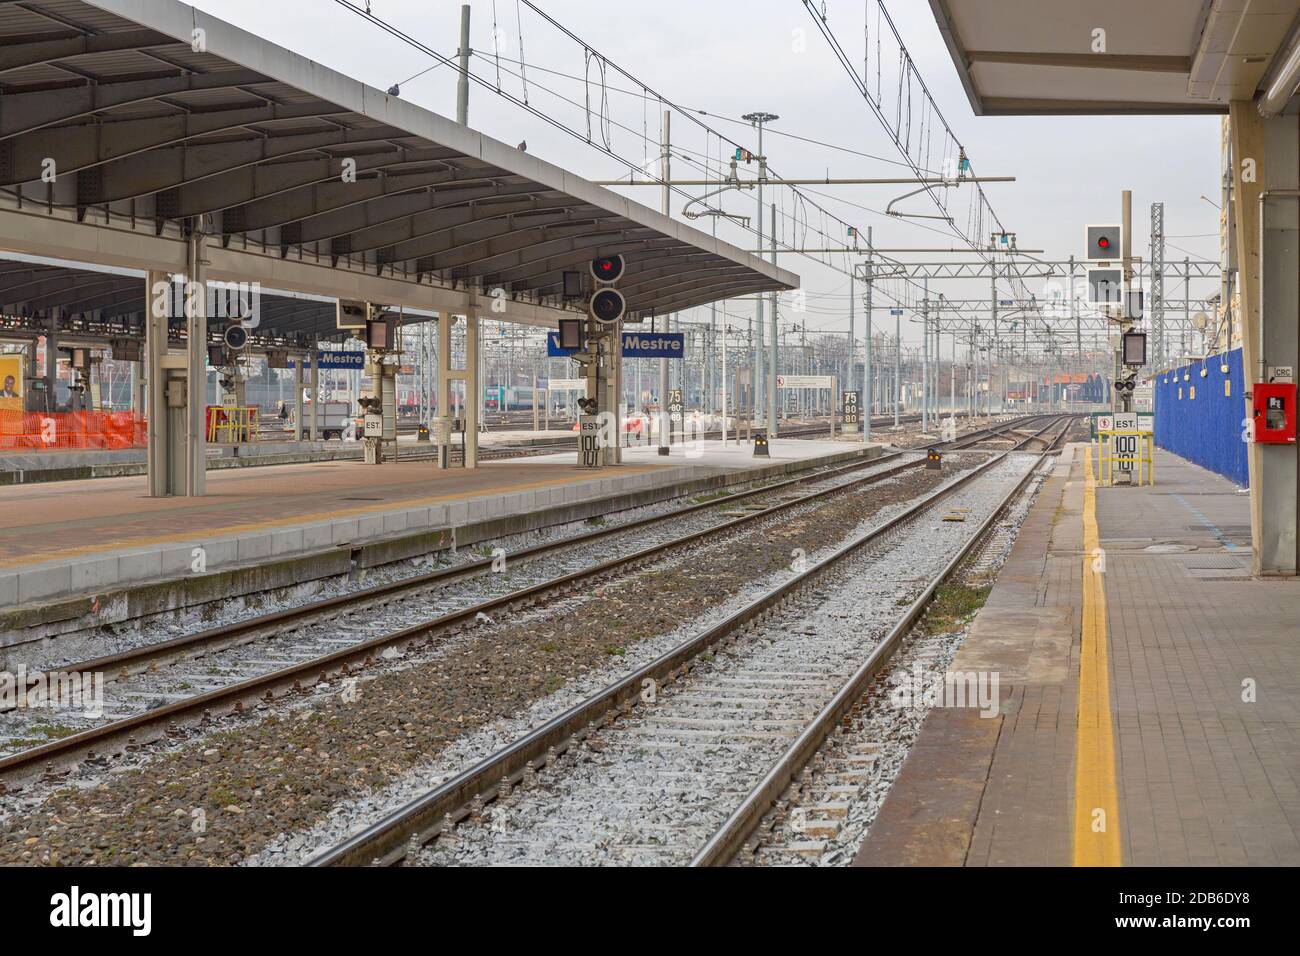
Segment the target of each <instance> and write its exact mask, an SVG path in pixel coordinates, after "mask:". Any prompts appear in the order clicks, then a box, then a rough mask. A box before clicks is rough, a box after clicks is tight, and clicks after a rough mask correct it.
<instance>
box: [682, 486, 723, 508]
mask: <svg viewBox="0 0 1300 956" xmlns="http://www.w3.org/2000/svg"><path fill="white" fill-rule="evenodd" d="M730 497H731V492H730V491H727V490H726V489H725V488H721V489H719V490H717V491H710V492H706V493H705V494H702V495H696V496H695V497H694V498H692V499H691V504H696V505H702V504H704V503H705V502H706V501H717V500H718V499H719V498H730Z"/></svg>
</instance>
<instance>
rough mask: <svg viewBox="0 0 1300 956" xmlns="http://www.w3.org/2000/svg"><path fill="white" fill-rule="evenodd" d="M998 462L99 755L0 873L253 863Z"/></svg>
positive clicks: (742, 538) (914, 482)
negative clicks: (170, 738)
mask: <svg viewBox="0 0 1300 956" xmlns="http://www.w3.org/2000/svg"><path fill="white" fill-rule="evenodd" d="M982 460H983V456H980V455H951V456H949V457H948V458H947V459H946V462H947V463H948V464H950V465H951V466H952V467H951V470H949V469H945V472H944V473H943V475H942V476H940V475H939V474H938V473H935V472H928V471H925V470H917V471H910V472H907V473H905V475H904V476H903V477H900V478H896V479H890V480H887V481H884V482H881V483H879V484H876V485H872V486H870V487H868V488H866V489H863V491H862V492H861V493H860V494H852V495H844V496H838V497H834V498H832V499H830V500H828V501H824V502H821V503H819V505H817V506H814V505H810V506H805V507H802V508H795V509H791V511H790V512H787V513H786V514H785V515H784V516H782V517H781V518H780V519H774V520H772V521H769V522H762V523H761V524H762V525H764V526H763V527H753V526H751V527H749V528H748V529H746V530H744V531H738V532H737V533H736V534H735V535H734V536H728V538H727V543H726V544H725V545H724V544H718V543H715V544H713V545H712V546H710V547H701V548H696V549H685V550H683V551H681V552H675V553H674V555H673V556H672V557H671V558H669V559H668V560H665V561H663V562H661V563H660V564H658V565H656V566H654V567H652V568H650V569H647V570H645V571H643V572H641V573H639V574H637V575H635V576H630V577H624V578H620V579H618V580H616V581H614V582H611V583H609V584H605V585H602V586H599V587H598V588H596V589H595V591H594V592H592V593H590V594H587V595H581V596H573V597H570V598H567V599H564V600H562V601H556V602H551V603H550V604H549V605H547V606H545V607H541V608H537V609H534V610H533V611H531V612H526V613H521V614H516V615H511V616H510V617H508V618H505V619H503V621H502V623H501V624H499V625H492V624H485V625H483V626H479V627H475V628H473V629H471V630H468V631H466V632H464V633H461V634H458V635H454V636H447V637H443V638H439V639H436V640H435V641H434V642H432V644H431V646H428V647H426V648H424V649H422V650H419V651H416V652H414V653H413V654H411V655H409V657H408V658H407V659H400V658H399V659H394V660H390V661H387V662H385V663H384V664H382V665H381V666H377V667H374V668H371V669H368V670H366V671H365V672H364V674H363V676H362V679H361V680H360V681H359V682H357V683H355V684H353V683H351V682H344V687H343V688H340V687H339V686H337V684H338V682H336V686H334V687H318V688H317V689H315V690H314V691H313V692H311V693H309V694H307V695H305V696H304V697H303V698H301V699H299V700H297V701H295V702H285V703H281V702H277V703H276V704H275V705H272V706H271V707H270V709H269V710H267V711H265V712H258V711H254V712H253V713H252V714H249V715H246V716H244V717H242V718H229V719H222V720H219V721H216V722H215V724H214V726H213V727H212V728H211V732H209V733H207V734H195V733H191V732H189V731H182V732H181V736H180V738H179V739H178V740H177V741H175V742H174V743H172V744H170V745H165V746H164V745H159V746H154V745H150V747H147V748H145V749H144V750H142V751H141V752H139V753H136V754H133V755H129V756H128V757H127V758H126V759H123V760H120V761H116V762H112V763H108V762H105V761H102V760H101V761H99V762H91V761H87V762H85V763H83V764H82V765H81V766H80V767H79V768H77V769H76V770H74V771H73V772H72V774H71V775H70V776H68V777H67V779H66V780H54V781H47V782H43V783H40V784H35V785H29V786H28V787H27V788H26V789H25V790H24V791H23V792H21V793H11V794H9V795H8V796H7V797H6V800H5V809H4V810H3V811H0V813H2V816H0V862H2V863H70V864H85V863H117V864H131V863H163V864H176V863H199V864H212V863H236V862H239V861H241V860H243V859H245V858H246V857H249V856H250V855H252V854H254V853H257V852H258V851H260V850H261V849H263V848H264V847H266V846H267V844H268V842H270V841H281V838H282V835H284V834H294V833H299V832H302V831H304V830H307V829H308V828H310V827H313V826H315V825H317V824H320V823H322V822H324V821H326V820H327V819H329V815H330V811H331V809H332V808H334V807H335V806H337V805H339V804H340V802H341V801H345V800H349V799H357V798H359V797H364V796H366V795H367V794H371V793H374V792H376V791H378V790H380V789H381V788H384V787H386V786H388V785H390V784H391V783H393V782H394V781H395V780H399V779H401V778H402V777H403V776H404V775H405V774H407V773H409V772H411V771H412V769H413V768H415V767H417V766H419V765H421V764H422V763H424V762H426V761H428V760H430V759H431V758H433V757H436V756H437V755H438V754H439V753H441V752H442V751H443V750H445V749H446V748H447V747H448V746H449V745H450V744H451V743H452V742H453V741H456V740H457V739H459V738H462V737H464V736H466V735H468V734H470V733H472V732H474V731H476V730H480V729H484V728H490V727H492V726H493V725H494V724H496V723H497V722H499V721H502V720H505V719H508V718H510V717H512V716H514V715H517V714H519V713H521V712H523V711H525V710H526V709H527V708H528V707H530V706H531V705H533V704H535V703H536V702H538V701H540V700H542V699H543V698H545V697H548V696H550V695H552V694H554V693H555V692H556V691H558V690H560V689H561V688H562V687H564V685H565V684H566V683H568V682H569V681H571V680H574V679H575V678H581V677H582V676H583V675H585V674H588V673H590V672H592V671H594V670H596V669H601V670H602V671H605V672H608V670H610V669H613V670H614V671H616V672H621V673H626V672H628V671H629V670H631V669H633V666H634V665H632V664H630V662H629V661H628V660H627V659H626V657H627V654H628V649H629V648H631V647H633V646H634V645H636V644H637V643H638V642H640V641H643V640H645V639H648V638H653V637H654V636H656V635H659V634H664V633H670V632H672V631H674V630H676V629H678V628H681V627H682V626H684V625H694V624H697V623H698V621H699V620H700V619H702V618H703V617H704V616H705V615H708V614H710V613H717V612H718V609H719V608H720V607H721V606H722V605H724V604H725V603H726V602H728V601H735V600H741V599H742V598H740V597H738V595H741V594H742V593H743V592H746V591H748V590H750V589H752V588H753V587H754V582H755V581H757V580H761V579H762V578H763V577H764V576H766V575H771V574H773V573H777V572H780V571H783V570H784V569H785V568H786V567H787V566H788V564H789V562H790V559H791V552H792V551H794V550H795V549H803V550H804V551H806V552H807V553H808V554H809V555H813V554H815V553H816V552H818V551H819V550H820V549H823V548H825V547H827V546H830V545H832V544H833V543H835V542H837V541H839V540H843V539H844V538H845V537H847V536H848V535H850V534H852V533H853V532H854V530H855V529H856V528H858V527H860V526H862V525H863V523H864V522H868V521H871V520H872V519H873V517H874V516H877V515H880V514H881V513H883V512H884V511H885V509H887V508H889V507H891V506H895V505H900V503H901V502H905V501H910V500H912V499H914V498H916V497H917V496H919V495H921V494H924V493H925V492H926V491H927V490H929V489H931V488H933V487H935V486H936V485H937V484H938V483H939V482H940V481H942V480H947V479H948V478H950V477H952V476H953V474H954V473H955V471H956V469H958V468H969V467H973V466H974V465H975V464H977V463H978V462H980V461H982ZM646 595H654V598H653V600H647V599H646ZM341 690H342V692H340V691H341ZM276 845H280V844H279V843H277V844H276ZM286 856H289V854H287V855H286Z"/></svg>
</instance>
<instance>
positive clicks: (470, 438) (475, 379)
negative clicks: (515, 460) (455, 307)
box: [465, 307, 483, 468]
mask: <svg viewBox="0 0 1300 956" xmlns="http://www.w3.org/2000/svg"><path fill="white" fill-rule="evenodd" d="M471 312H472V307H471ZM482 321H483V320H482V319H480V318H479V317H478V316H477V315H474V314H469V315H466V316H465V467H466V468H477V467H478V418H479V416H478V410H479V404H480V403H481V402H482V400H483V386H482V383H480V381H479V367H478V364H479V363H478V352H479V328H480V326H481V325H482Z"/></svg>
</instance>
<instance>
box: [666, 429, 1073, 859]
mask: <svg viewBox="0 0 1300 956" xmlns="http://www.w3.org/2000/svg"><path fill="white" fill-rule="evenodd" d="M1052 424H1056V423H1055V422H1053V423H1052ZM1049 427H1051V426H1049ZM1068 432H1069V425H1068V424H1067V426H1066V428H1064V429H1063V430H1062V431H1061V432H1060V433H1059V434H1058V435H1056V436H1055V437H1054V438H1053V439H1052V441H1051V442H1050V443H1049V444H1048V447H1047V448H1046V449H1044V451H1043V453H1042V454H1041V456H1040V462H1041V459H1042V458H1046V457H1047V452H1049V451H1051V450H1052V448H1054V447H1055V446H1056V445H1057V444H1058V443H1059V442H1060V440H1061V439H1062V438H1064V437H1065V435H1066V434H1067V433H1068ZM1037 471H1038V465H1035V466H1034V467H1033V468H1030V469H1029V471H1028V472H1026V474H1025V476H1024V477H1023V478H1022V479H1021V480H1020V481H1019V482H1017V483H1016V486H1015V487H1014V488H1012V489H1011V490H1010V491H1009V492H1007V494H1006V496H1005V497H1004V498H1003V499H1002V501H1001V502H1000V503H999V504H998V506H997V508H995V509H994V510H993V511H992V512H991V513H990V514H989V516H988V517H987V518H986V519H985V520H984V521H983V522H982V523H981V525H980V527H979V528H978V529H977V530H976V532H975V534H974V535H972V536H971V538H970V539H969V540H968V541H967V542H966V544H965V545H963V546H962V548H961V549H960V550H959V551H958V552H957V553H956V554H955V555H953V557H952V560H950V561H949V562H948V563H947V564H946V565H944V567H943V568H942V569H941V570H940V571H939V573H938V574H936V575H935V576H934V577H933V578H932V579H931V580H930V583H929V584H928V585H927V586H926V588H925V590H924V591H922V592H921V594H920V595H918V596H917V598H916V600H915V601H913V602H912V604H911V606H910V607H909V608H908V609H907V611H906V612H905V613H904V614H903V616H902V617H901V618H900V619H899V620H898V621H897V622H896V623H895V624H894V626H893V627H892V628H891V629H890V631H889V633H888V634H886V635H885V637H884V638H882V639H881V641H880V643H879V644H878V645H877V646H876V649H875V650H874V651H872V652H871V654H870V656H869V657H868V658H867V659H866V660H865V661H864V662H863V663H862V665H861V666H860V667H859V668H858V669H857V670H856V671H854V673H853V675H852V676H851V677H850V678H849V679H848V681H846V682H845V684H844V685H843V686H842V687H841V688H840V690H839V692H838V693H837V694H836V695H835V696H834V697H833V698H832V699H831V700H830V702H829V703H827V704H826V706H825V707H823V708H822V710H821V711H820V712H819V713H818V714H817V716H816V717H814V718H813V719H812V721H811V722H810V723H809V724H808V726H807V727H806V728H805V729H804V731H803V733H801V734H800V735H799V736H798V737H797V738H796V739H795V741H794V742H793V743H792V744H790V746H789V748H788V749H787V750H786V751H785V753H784V754H782V755H781V757H780V759H779V760H777V762H776V763H775V764H774V765H773V767H772V769H770V770H769V771H768V772H767V774H766V775H765V776H764V777H763V779H762V780H760V781H759V782H758V784H756V785H755V786H754V788H753V789H752V790H751V791H750V792H749V794H748V795H747V796H746V797H745V799H744V800H743V801H741V803H740V805H739V806H738V807H736V809H735V810H734V811H732V813H731V815H730V816H729V817H727V819H726V821H724V822H723V824H722V825H721V826H720V827H719V828H718V829H717V830H716V831H715V832H714V834H713V836H711V837H710V838H709V840H708V841H707V842H706V843H705V845H704V846H703V847H702V848H701V849H700V851H699V852H698V853H696V854H695V858H694V859H692V860H691V866H725V865H726V864H727V863H729V862H730V861H731V860H732V859H733V858H734V857H735V855H736V854H737V853H739V852H740V851H741V849H742V848H743V847H744V845H745V841H746V840H748V839H749V838H750V835H751V834H752V833H753V832H754V830H756V829H757V828H758V826H759V825H760V824H761V823H762V821H763V819H764V818H765V817H766V815H767V813H768V812H769V811H770V810H771V809H772V808H773V807H774V806H776V804H777V802H778V801H779V800H780V799H781V796H782V794H784V793H785V792H786V788H787V787H789V786H790V784H791V783H792V782H793V781H794V780H795V778H796V777H797V776H798V775H799V773H801V772H802V771H803V768H804V767H805V766H806V765H807V764H808V761H810V760H811V759H812V758H813V756H814V755H815V754H816V753H817V752H818V751H819V750H821V748H822V745H823V744H824V743H825V741H826V738H827V737H828V736H830V734H831V732H832V731H833V730H834V729H835V727H836V726H838V725H839V723H840V721H842V720H843V719H844V718H845V716H846V715H847V714H848V713H849V712H850V711H851V710H852V709H853V708H855V707H856V706H858V704H859V702H861V700H862V699H863V698H864V697H865V696H866V694H867V692H868V690H869V688H870V687H871V684H872V682H873V681H874V680H875V678H876V676H877V674H879V673H880V671H881V670H882V669H883V668H884V666H885V665H886V664H887V663H888V662H889V660H890V659H891V658H892V657H893V655H894V652H895V651H896V650H897V649H898V646H899V645H900V644H901V643H902V641H903V638H904V637H905V636H906V635H907V634H908V632H910V631H911V629H912V628H913V626H915V624H916V622H917V621H918V620H920V617H921V615H922V614H923V613H924V612H925V609H926V608H927V607H928V606H929V605H930V602H931V601H932V600H933V599H934V595H935V593H936V592H937V591H938V589H939V588H940V587H941V586H942V585H943V583H944V582H945V581H947V580H948V579H949V578H950V577H951V576H952V575H953V574H954V573H955V572H956V571H957V569H958V568H959V567H961V565H962V563H963V562H964V561H965V560H966V558H967V556H968V555H969V554H970V553H971V552H972V551H973V550H974V549H975V547H976V545H977V544H979V542H980V541H982V540H984V538H985V537H986V536H987V535H988V533H989V531H990V530H992V528H993V526H994V524H996V522H997V521H998V520H999V519H1000V518H1001V517H1002V515H1003V513H1004V512H1005V511H1006V510H1007V508H1008V507H1010V505H1011V503H1012V502H1013V501H1014V500H1015V499H1016V498H1017V497H1018V496H1019V495H1020V494H1021V493H1022V491H1023V490H1024V488H1025V486H1026V485H1028V484H1029V482H1030V481H1031V480H1032V479H1033V477H1034V475H1035V474H1036V473H1037Z"/></svg>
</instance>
